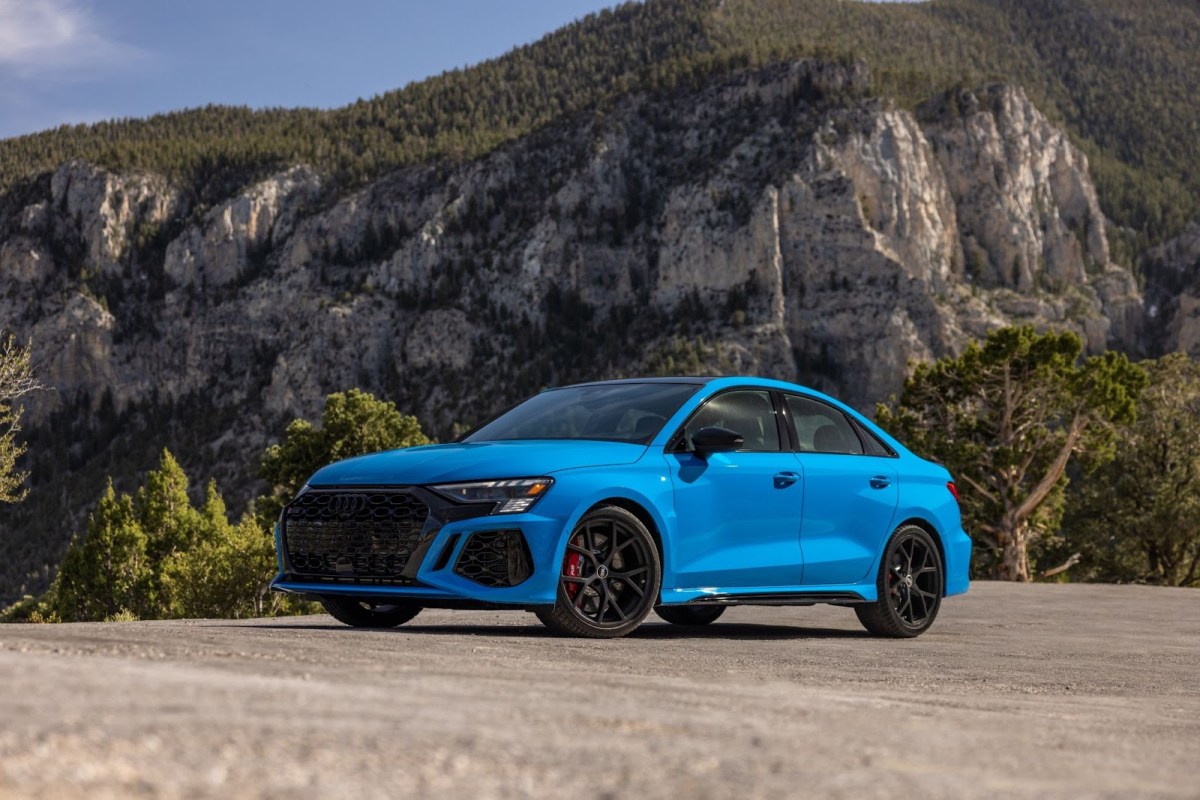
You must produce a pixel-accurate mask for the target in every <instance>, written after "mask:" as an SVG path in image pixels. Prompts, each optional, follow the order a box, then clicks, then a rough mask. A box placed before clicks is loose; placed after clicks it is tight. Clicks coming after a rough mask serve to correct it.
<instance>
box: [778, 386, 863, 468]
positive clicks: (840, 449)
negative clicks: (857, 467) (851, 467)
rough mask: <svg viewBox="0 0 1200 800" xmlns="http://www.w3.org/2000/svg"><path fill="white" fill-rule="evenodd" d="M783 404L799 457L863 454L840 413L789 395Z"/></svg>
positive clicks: (811, 401)
mask: <svg viewBox="0 0 1200 800" xmlns="http://www.w3.org/2000/svg"><path fill="white" fill-rule="evenodd" d="M786 400H787V407H788V414H790V415H791V417H792V423H793V424H794V425H795V426H796V438H797V439H798V440H799V441H798V444H799V446H798V447H797V449H798V450H799V451H800V452H801V453H842V454H844V455H854V456H861V455H862V454H863V445H862V441H861V440H860V439H859V438H858V434H857V433H855V431H854V427H853V426H852V425H851V424H850V420H848V419H846V415H845V414H843V413H842V412H841V411H838V410H837V409H836V408H834V407H833V406H827V405H825V404H824V403H820V402H818V401H816V400H811V399H809V398H807V397H800V396H799V395H794V394H789V395H787V397H786Z"/></svg>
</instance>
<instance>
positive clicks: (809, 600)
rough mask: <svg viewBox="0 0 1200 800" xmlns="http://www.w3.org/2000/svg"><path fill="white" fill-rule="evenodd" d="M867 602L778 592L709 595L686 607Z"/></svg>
mask: <svg viewBox="0 0 1200 800" xmlns="http://www.w3.org/2000/svg"><path fill="white" fill-rule="evenodd" d="M866 602H869V601H868V600H867V599H866V598H865V597H863V596H862V595H860V594H858V593H856V592H778V593H764V594H710V595H705V596H703V597H697V598H696V599H694V600H689V601H688V602H686V603H684V604H683V605H687V606H813V605H816V604H817V603H829V604H831V605H835V606H850V605H856V604H858V603H866Z"/></svg>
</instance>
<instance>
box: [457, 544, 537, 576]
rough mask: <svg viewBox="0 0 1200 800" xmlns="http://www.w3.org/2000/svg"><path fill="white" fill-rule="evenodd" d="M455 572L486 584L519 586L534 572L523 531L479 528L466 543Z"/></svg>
mask: <svg viewBox="0 0 1200 800" xmlns="http://www.w3.org/2000/svg"><path fill="white" fill-rule="evenodd" d="M454 572H455V573H456V574H458V575H461V576H463V577H464V578H469V579H471V580H473V581H475V582H476V583H481V584H483V585H484V586H491V587H493V588H499V587H504V586H516V585H517V584H518V583H521V582H522V581H523V580H525V579H526V578H528V577H529V576H530V575H531V574H532V573H533V557H532V556H531V555H530V554H529V545H527V544H526V543H525V536H524V535H523V534H522V533H521V532H520V531H515V530H514V531H479V532H478V533H472V534H471V538H470V539H468V540H467V543H466V545H464V546H463V549H462V553H460V554H459V556H458V562H457V563H456V564H455V565H454Z"/></svg>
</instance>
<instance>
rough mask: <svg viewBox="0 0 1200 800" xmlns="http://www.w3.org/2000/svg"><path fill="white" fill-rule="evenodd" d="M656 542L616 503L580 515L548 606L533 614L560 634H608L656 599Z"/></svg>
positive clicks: (622, 630)
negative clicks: (546, 608) (580, 517)
mask: <svg viewBox="0 0 1200 800" xmlns="http://www.w3.org/2000/svg"><path fill="white" fill-rule="evenodd" d="M661 580H662V572H661V568H660V563H659V558H658V548H657V547H655V545H654V540H653V539H652V538H651V537H650V532H649V531H648V530H646V526H645V525H643V524H642V522H641V520H639V519H638V518H637V517H636V516H634V515H633V514H631V513H630V512H628V511H626V510H625V509H623V508H618V507H617V506H601V507H600V508H598V509H596V510H594V511H589V512H588V513H587V514H585V515H584V517H583V519H581V520H580V521H579V524H578V525H576V526H575V530H573V531H571V536H570V538H569V539H568V540H567V551H566V553H565V554H564V555H563V563H562V570H561V573H560V575H559V580H558V596H557V599H556V601H555V603H554V607H553V608H552V609H550V610H548V611H539V612H538V619H540V620H541V621H542V623H543V624H544V625H545V626H546V627H547V628H549V629H550V630H552V631H554V632H555V633H559V634H563V635H566V636H586V637H589V638H593V639H614V638H616V637H618V636H624V635H625V634H627V633H629V632H631V631H633V630H634V629H635V628H637V626H638V625H640V624H641V623H642V620H643V619H645V618H646V615H647V614H649V613H650V609H651V608H653V607H654V604H655V603H656V602H658V588H659V583H660V581H661Z"/></svg>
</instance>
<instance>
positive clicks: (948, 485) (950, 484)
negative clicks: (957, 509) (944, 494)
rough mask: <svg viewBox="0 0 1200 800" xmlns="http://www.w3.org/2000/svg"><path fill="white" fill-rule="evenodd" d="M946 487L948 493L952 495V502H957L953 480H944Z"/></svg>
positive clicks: (956, 492) (956, 488)
mask: <svg viewBox="0 0 1200 800" xmlns="http://www.w3.org/2000/svg"><path fill="white" fill-rule="evenodd" d="M946 488H947V489H949V490H950V494H952V495H954V502H956V503H957V502H958V487H957V486H955V485H954V481H946Z"/></svg>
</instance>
